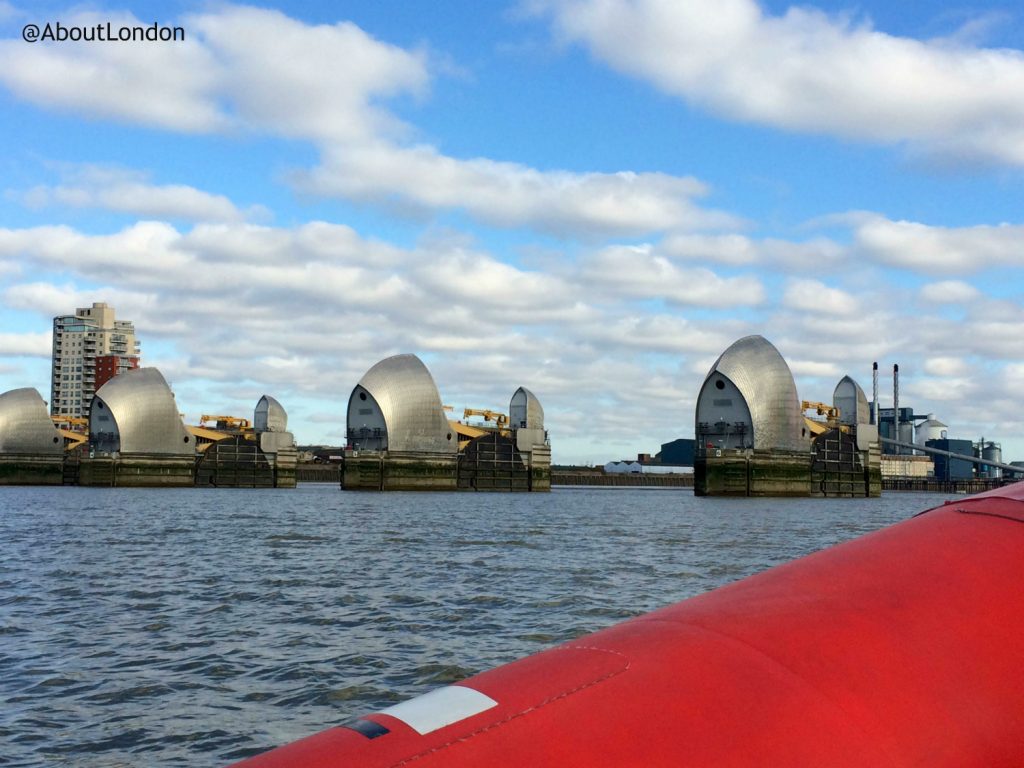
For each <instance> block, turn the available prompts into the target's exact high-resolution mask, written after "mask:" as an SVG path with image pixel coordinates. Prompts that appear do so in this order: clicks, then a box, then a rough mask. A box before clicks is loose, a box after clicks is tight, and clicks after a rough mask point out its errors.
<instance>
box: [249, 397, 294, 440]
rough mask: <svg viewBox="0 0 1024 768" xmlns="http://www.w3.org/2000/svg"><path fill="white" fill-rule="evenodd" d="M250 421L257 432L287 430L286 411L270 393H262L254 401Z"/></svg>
mask: <svg viewBox="0 0 1024 768" xmlns="http://www.w3.org/2000/svg"><path fill="white" fill-rule="evenodd" d="M252 423H253V427H254V428H255V429H256V431H257V432H287V431H288V412H287V411H285V409H284V407H282V405H281V404H280V403H279V402H277V400H275V399H274V398H272V397H271V396H270V395H264V396H263V397H261V398H260V401H259V402H258V403H256V411H255V413H254V414H253V420H252Z"/></svg>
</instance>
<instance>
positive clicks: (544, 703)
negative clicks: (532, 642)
mask: <svg viewBox="0 0 1024 768" xmlns="http://www.w3.org/2000/svg"><path fill="white" fill-rule="evenodd" d="M551 650H552V651H601V652H602V653H610V654H614V655H615V656H620V657H622V658H623V659H625V662H626V664H625V666H624V667H622V668H621V669H616V670H614V671H612V672H609V673H607V674H604V675H601V677H598V678H596V679H595V680H591V681H589V682H586V683H583V684H582V685H577V686H576V687H575V688H570V689H569V690H568V691H563V692H562V693H559V694H558V695H556V696H550V697H548V698H546V699H544V700H543V701H541V702H540V703H538V704H534V705H533V706H532V707H527V708H526V709H524V710H522V711H520V712H514V713H513V714H511V715H508V716H507V717H504V718H502V719H501V720H498V721H497V722H494V723H491V724H490V725H486V726H484V727H483V728H478V729H477V730H475V731H471V732H469V733H467V734H466V735H465V736H460V737H459V738H457V739H452V740H451V741H446V742H445V743H444V744H438V745H437V746H436V747H432V748H431V749H428V750H426V751H424V752H420V753H418V754H415V755H411V756H410V757H404V758H402V759H401V760H399V761H398V762H397V763H392V765H391V768H400V766H403V765H408V764H409V763H411V762H413V761H415V760H420V759H422V758H424V757H428V756H430V755H432V754H434V753H435V752H440V751H441V750H442V749H448V748H449V747H452V746H454V745H456V744H460V743H462V742H464V741H469V740H470V739H472V738H473V737H474V736H479V735H480V734H483V733H487V732H488V731H491V730H493V729H495V728H499V727H501V726H503V725H506V724H507V723H509V722H511V721H512V720H515V719H517V718H520V717H523V716H524V715H528V714H530V713H531V712H536V711H537V710H538V709H540V708H541V707H546V706H547V705H549V704H554V703H555V702H556V701H561V700H562V699H565V698H567V697H569V696H572V695H573V694H575V693H579V692H580V691H582V690H585V689H587V688H590V687H591V686H594V685H597V684H598V683H603V682H604V681H605V680H610V679H611V678H613V677H615V676H616V675H621V674H622V673H623V672H625V671H627V670H628V669H629V666H630V662H629V657H628V656H626V655H625V654H624V653H620V652H619V651H613V650H611V649H609V648H599V647H597V646H592V645H569V646H558V647H556V648H552V649H551Z"/></svg>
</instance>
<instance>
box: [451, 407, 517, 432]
mask: <svg viewBox="0 0 1024 768" xmlns="http://www.w3.org/2000/svg"><path fill="white" fill-rule="evenodd" d="M470 416H480V417H482V418H483V420H484V421H493V422H494V423H495V425H496V426H498V427H499V428H501V427H507V426H508V416H506V415H505V414H504V413H498V412H497V411H489V410H486V409H480V408H467V409H466V410H465V411H463V413H462V418H464V419H468V418H469V417H470Z"/></svg>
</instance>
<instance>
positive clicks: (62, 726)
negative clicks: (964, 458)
mask: <svg viewBox="0 0 1024 768" xmlns="http://www.w3.org/2000/svg"><path fill="white" fill-rule="evenodd" d="M944 498H945V497H943V496H939V495H929V494H888V495H886V496H885V497H884V498H882V499H860V500H849V499H847V500H832V501H821V500H806V499H798V500H782V499H699V498H695V497H694V496H693V494H692V492H691V491H689V490H686V489H658V490H645V489H618V488H617V489H586V488H580V489H575V488H574V489H556V490H554V491H553V492H552V493H550V494H515V495H507V494H467V493H464V494H448V493H436V494H406V493H389V494H375V493H342V492H341V491H339V490H338V489H337V487H336V486H334V485H315V484H309V485H300V486H299V488H298V489H296V490H294V491H290V490H224V489H202V490H200V489H180V490H138V489H97V488H71V487H69V488H4V489H0V744H2V745H4V746H2V747H0V766H18V767H19V768H20V767H23V766H76V767H78V766H82V767H84V768H101V767H102V768H113V767H114V766H146V767H147V768H148V767H150V766H158V767H159V766H190V767H191V766H211V767H214V766H223V765H226V764H227V763H230V762H232V761H234V760H238V759H241V758H243V757H247V756H249V755H252V754H256V753H258V752H260V751H263V750H265V749H267V748H269V747H272V746H276V745H278V744H282V743H284V742H287V741H292V740H294V739H296V738H299V737H301V736H305V735H309V734H311V733H313V732H316V731H319V730H322V729H324V728H326V727H329V726H331V725H335V724H338V723H341V722H343V721H345V720H348V719H350V718H353V717H355V716H357V715H360V714H365V713H367V712H370V711H373V710H376V709H380V708H383V707H386V706H389V705H391V704H394V703H395V702H398V701H401V700H403V699H406V698H409V697H411V696H415V695H417V694H420V693H424V692H426V691H428V690H430V689H432V688H435V687H437V686H440V685H445V684H448V683H451V682H455V681H457V680H460V679H462V678H464V677H466V676H468V675H471V674H473V673H475V672H479V671H482V670H484V669H487V668H490V667H492V666H495V665H497V664H501V663H504V662H508V661H511V660H513V659H515V658H518V657H520V656H524V655H526V654H529V653H533V652H536V651H539V650H541V649H543V648H547V647H549V646H551V645H553V644H555V643H558V642H561V641H564V640H568V639H570V638H573V637H577V636H579V635H581V634H584V633H587V632H592V631H594V630H597V629H600V628H602V627H606V626H608V625H610V624H612V623H615V622H617V621H621V620H622V619H625V618H628V617H630V616H634V615H637V614H639V613H643V612H646V611H649V610H652V609H654V608H658V607H661V606H663V605H667V604H669V603H672V602H675V601H677V600H680V599H683V598H685V597H689V596H692V595H695V594H698V593H700V592H704V591H706V590H709V589H712V588H714V587H717V586H720V585H722V584H726V583H728V582H731V581H734V580H736V579H739V578H742V577H744V576H747V575H749V574H752V573H756V572H758V571H761V570H764V569H765V568H768V567H770V566H772V565H776V564H778V563H781V562H785V561H787V560H790V559H792V558H794V557H798V556H800V555H804V554H807V553H810V552H813V551H815V550H818V549H821V548H823V547H826V546H828V545H831V544H833V543H836V542H839V541H842V540H845V539H849V538H852V537H854V536H857V535H860V534H862V533H866V532H869V531H872V530H875V529H877V528H880V527H882V526H885V525H888V524H890V523H893V522H897V521H899V520H902V519H905V518H907V517H909V516H910V515H912V514H914V513H915V512H917V511H919V510H921V509H925V508H927V507H930V506H935V505H937V504H940V503H942V501H943V500H944Z"/></svg>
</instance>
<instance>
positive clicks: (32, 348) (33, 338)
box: [0, 331, 53, 359]
mask: <svg viewBox="0 0 1024 768" xmlns="http://www.w3.org/2000/svg"><path fill="white" fill-rule="evenodd" d="M52 352H53V342H52V339H51V336H50V332H49V331H47V332H45V333H0V355H6V356H11V357H45V358H47V359H49V357H50V355H51V353H52Z"/></svg>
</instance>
